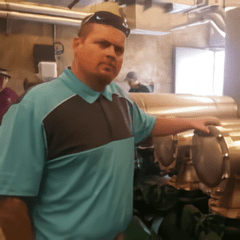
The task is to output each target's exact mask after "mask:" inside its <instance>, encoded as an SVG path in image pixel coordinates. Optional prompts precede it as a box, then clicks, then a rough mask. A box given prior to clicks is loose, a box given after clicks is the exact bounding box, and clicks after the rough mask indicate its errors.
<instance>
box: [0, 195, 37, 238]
mask: <svg viewBox="0 0 240 240" xmlns="http://www.w3.org/2000/svg"><path fill="white" fill-rule="evenodd" d="M0 229H1V231H2V235H0V237H1V238H0V240H2V239H4V238H5V239H6V240H33V239H34V233H33V229H32V224H31V219H30V217H29V214H28V207H27V205H26V204H25V202H24V201H22V200H21V199H19V198H17V197H3V196H1V197H0Z"/></svg>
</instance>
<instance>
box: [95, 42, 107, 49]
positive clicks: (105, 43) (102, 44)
mask: <svg viewBox="0 0 240 240" xmlns="http://www.w3.org/2000/svg"><path fill="white" fill-rule="evenodd" d="M97 44H98V45H99V46H100V47H101V48H107V47H109V46H110V43H108V42H97Z"/></svg>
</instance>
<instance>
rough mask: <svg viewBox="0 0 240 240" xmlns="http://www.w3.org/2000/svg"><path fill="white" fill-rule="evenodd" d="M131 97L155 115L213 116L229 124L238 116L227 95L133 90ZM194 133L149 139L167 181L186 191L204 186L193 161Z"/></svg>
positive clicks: (234, 104) (143, 108)
mask: <svg viewBox="0 0 240 240" xmlns="http://www.w3.org/2000/svg"><path fill="white" fill-rule="evenodd" d="M131 97H132V98H133V99H134V101H135V102H136V104H137V105H138V106H139V107H140V108H141V109H142V110H144V111H145V112H147V113H149V114H152V115H155V116H163V117H199V116H200V117H206V116H215V117H218V118H220V119H222V120H223V121H226V122H229V124H230V122H232V125H234V124H235V122H236V121H235V119H237V117H238V108H237V105H236V103H235V101H234V100H233V99H232V98H230V97H227V96H222V97H212V96H211V97H204V96H195V95H177V94H147V93H132V94H131ZM193 134H194V132H193V130H189V131H185V132H182V133H180V134H177V135H175V136H167V137H156V138H153V139H152V144H153V146H154V155H155V162H157V163H158V164H159V167H160V169H161V170H162V171H164V172H165V173H166V174H168V175H170V176H171V177H170V178H169V179H168V181H167V183H168V184H169V185H172V186H174V187H175V188H177V189H184V190H187V191H190V190H195V189H200V188H201V187H203V186H202V183H201V182H200V180H199V178H198V176H197V174H196V171H195V168H194V166H193V162H192V136H193ZM153 146H151V147H153ZM140 147H141V148H143V146H140ZM145 148H146V147H145Z"/></svg>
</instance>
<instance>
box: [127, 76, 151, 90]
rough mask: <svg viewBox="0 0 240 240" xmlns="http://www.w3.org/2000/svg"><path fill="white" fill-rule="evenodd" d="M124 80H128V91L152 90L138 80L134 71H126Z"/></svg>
mask: <svg viewBox="0 0 240 240" xmlns="http://www.w3.org/2000/svg"><path fill="white" fill-rule="evenodd" d="M124 81H127V82H128V85H129V87H130V90H129V92H148V93H149V92H152V89H151V88H150V87H149V88H148V87H147V86H144V85H143V84H141V83H140V82H139V80H138V77H137V73H136V72H128V74H127V76H126V78H125V79H124Z"/></svg>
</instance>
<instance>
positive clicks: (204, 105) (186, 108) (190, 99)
mask: <svg viewBox="0 0 240 240" xmlns="http://www.w3.org/2000/svg"><path fill="white" fill-rule="evenodd" d="M130 96H131V97H132V99H133V100H134V101H135V102H136V104H137V105H138V107H139V108H141V109H142V110H143V111H145V112H147V113H149V114H152V115H155V116H167V117H199V116H201V117H202V116H215V117H219V118H237V111H238V108H237V104H236V103H235V101H234V100H233V99H232V98H231V97H228V96H219V97H218V96H216V97H215V96H196V95H181V94H173V93H166V94H157V93H156V94H155V93H151V94H149V93H131V94H130Z"/></svg>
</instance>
